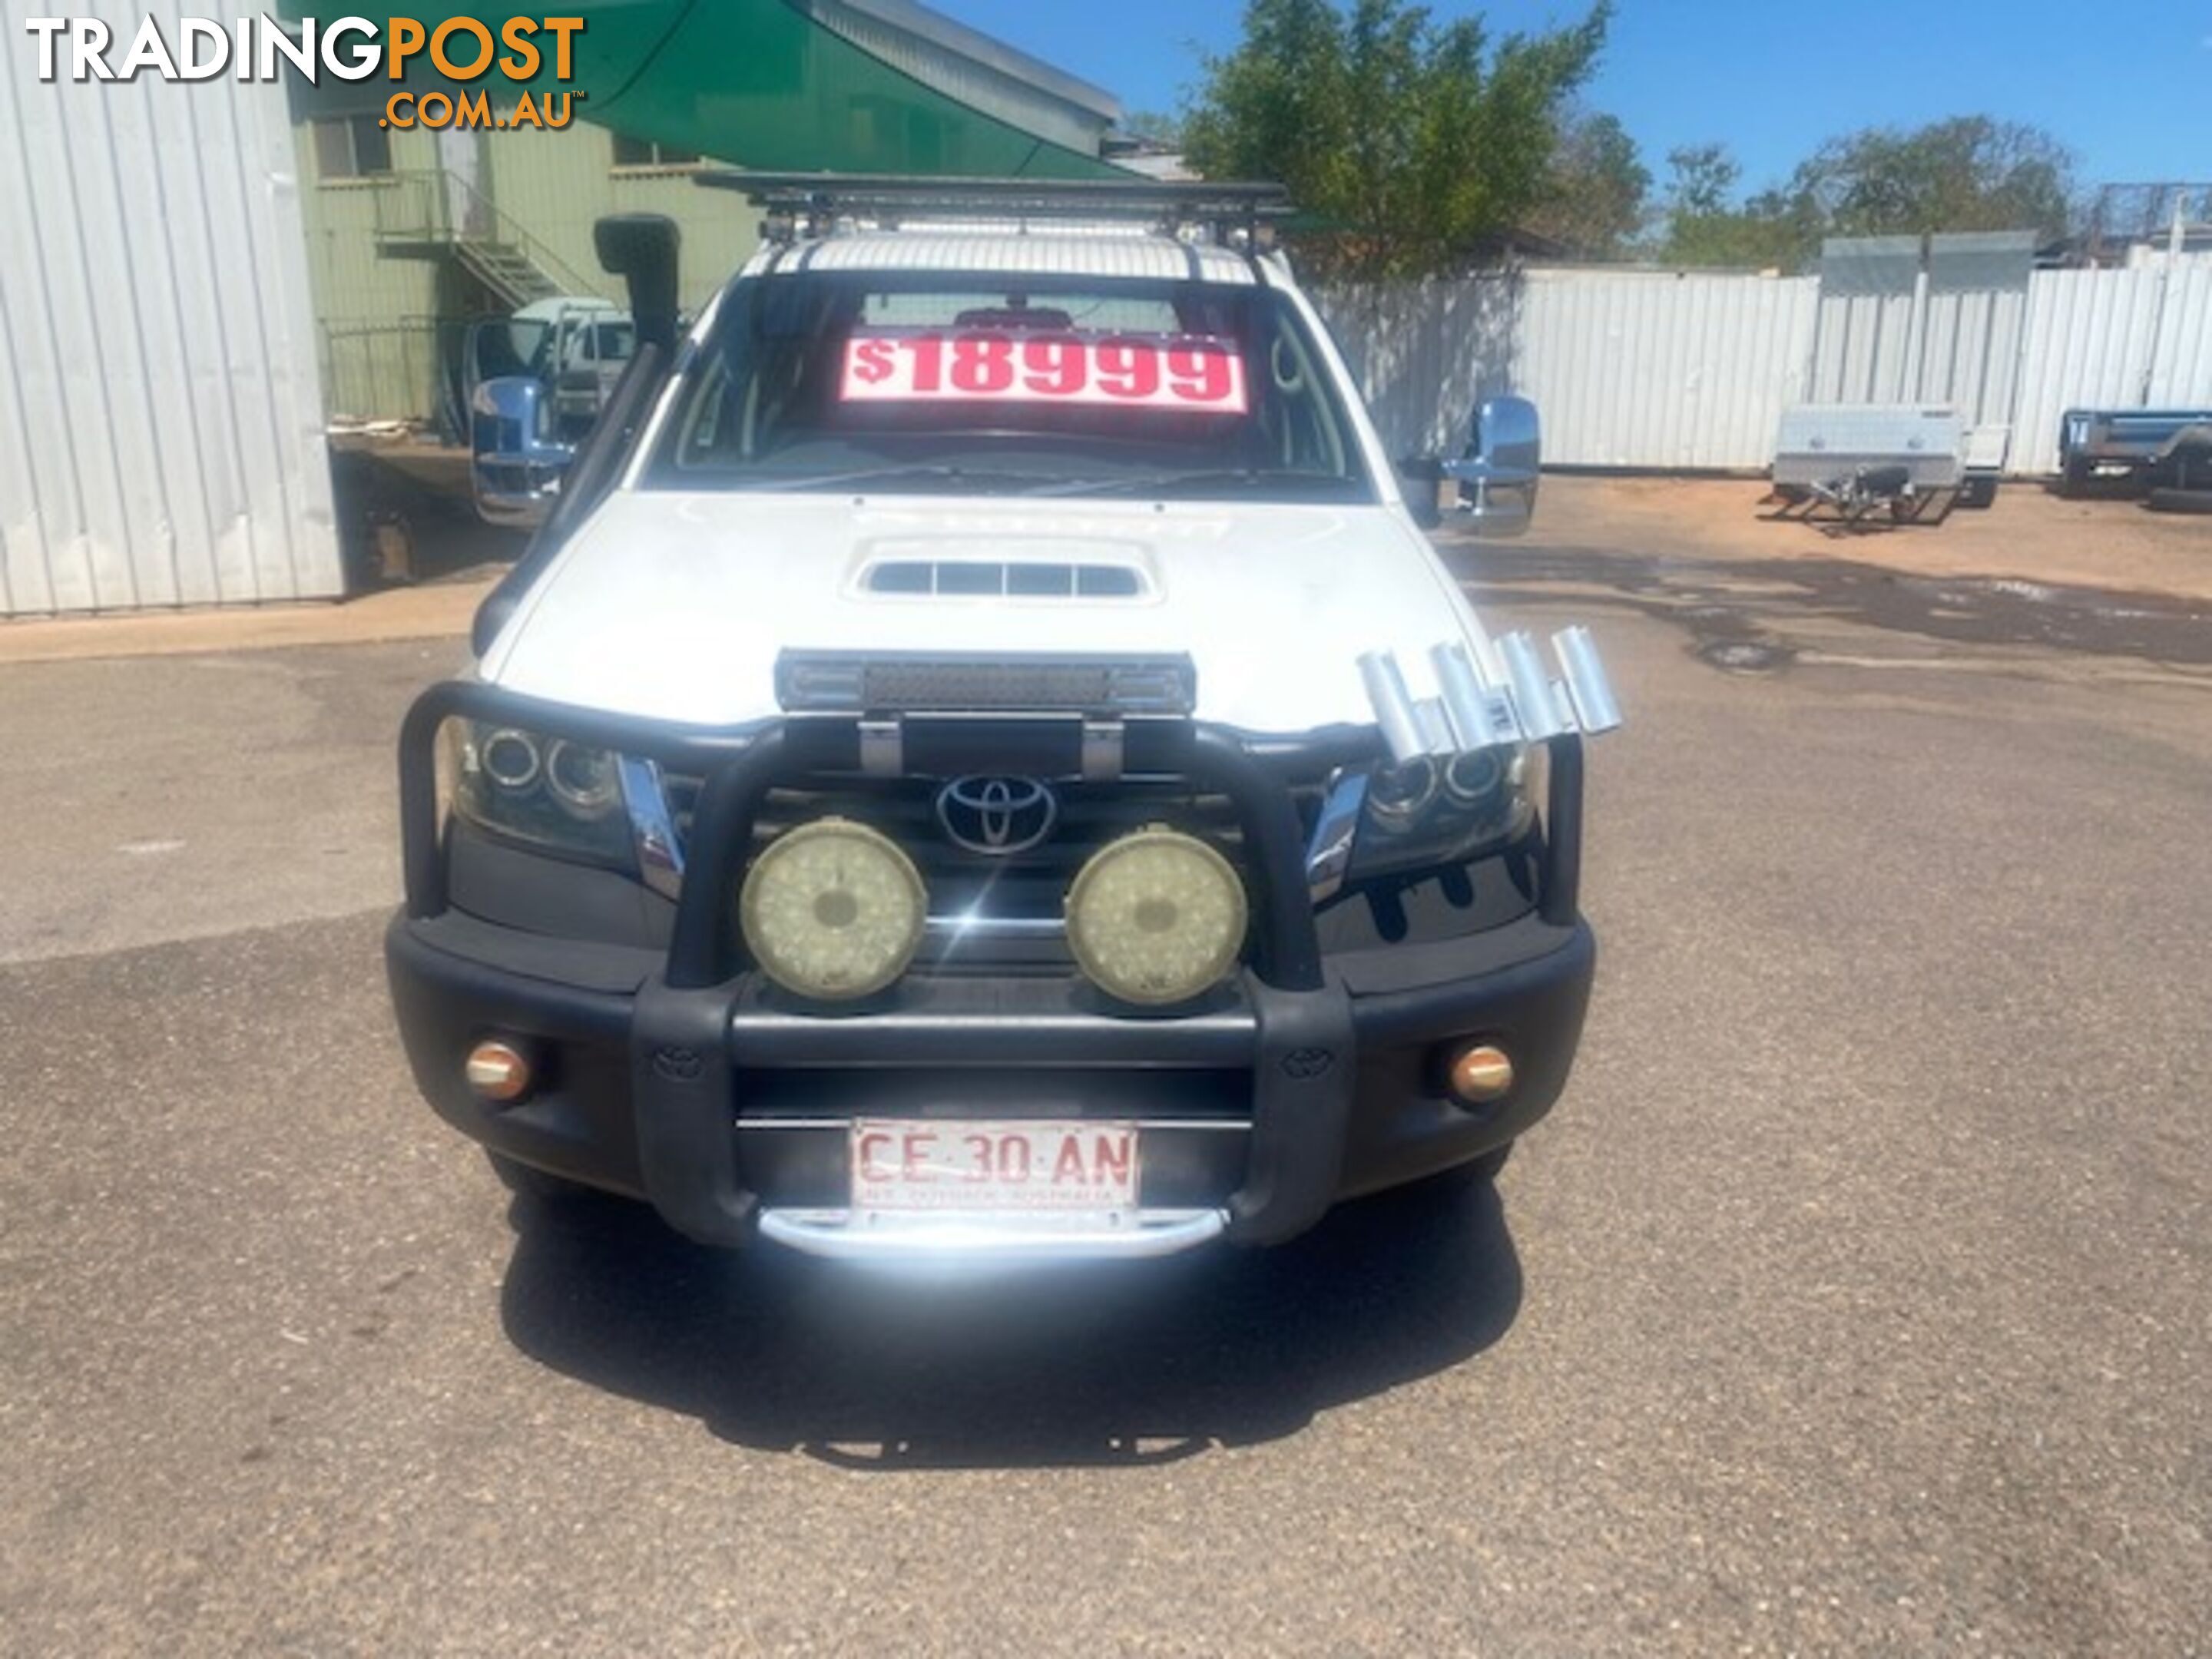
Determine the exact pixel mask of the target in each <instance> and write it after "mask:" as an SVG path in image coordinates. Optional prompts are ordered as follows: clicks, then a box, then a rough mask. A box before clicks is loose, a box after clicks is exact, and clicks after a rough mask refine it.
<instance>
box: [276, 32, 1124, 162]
mask: <svg viewBox="0 0 2212 1659" xmlns="http://www.w3.org/2000/svg"><path fill="white" fill-rule="evenodd" d="M283 9H284V10H285V12H286V14H287V15H288V16H290V17H292V18H294V19H297V18H298V17H300V16H301V15H303V14H304V15H313V16H315V17H317V18H319V19H320V20H323V21H330V20H331V18H332V17H333V16H334V15H335V13H334V11H333V9H331V8H330V7H329V6H326V5H319V4H316V3H314V0H284V8H283ZM561 14H562V15H573V16H580V17H582V18H583V19H584V20H585V22H584V27H583V29H582V31H581V32H580V33H579V34H578V35H577V36H576V37H575V42H576V48H575V62H574V66H573V68H574V72H573V74H572V75H571V76H570V78H569V80H568V82H567V83H565V85H564V84H563V83H562V82H556V80H555V79H554V77H553V74H552V68H553V65H552V62H551V58H550V52H549V53H548V56H547V62H546V64H545V67H544V70H541V72H540V73H539V75H538V76H537V77H536V78H535V79H534V80H533V81H532V82H528V83H526V84H528V85H529V86H530V87H531V88H532V89H533V90H538V91H553V92H557V91H562V90H572V91H574V92H575V93H577V94H580V96H579V98H578V100H577V102H576V106H575V113H576V116H577V118H579V119H581V120H588V121H592V122H594V123H596V124H598V125H601V126H605V127H608V128H611V129H612V130H613V131H617V132H619V133H622V134H623V135H625V136H627V137H633V138H639V139H645V140H649V141H651V142H653V143H659V144H661V145H664V146H665V147H667V148H670V149H682V150H690V151H693V152H695V153H696V154H698V155H706V156H710V157H713V158H714V159H716V160H720V161H728V162H732V163H733V164H735V165H737V166H738V167H758V168H767V169H787V170H792V171H807V172H834V173H948V174H949V173H958V174H969V175H975V176H984V175H991V176H1003V177H1023V178H1043V179H1082V178H1112V177H1121V176H1123V175H1122V173H1121V169H1119V168H1116V167H1111V166H1109V165H1108V164H1107V163H1105V162H1103V161H1099V160H1098V159H1097V157H1096V156H1095V155H1088V154H1085V153H1084V151H1082V150H1080V149H1075V148H1073V147H1072V146H1071V144H1070V143H1066V142H1062V141H1060V139H1057V138H1056V137H1054V136H1053V135H1054V131H1059V132H1060V134H1062V135H1063V136H1064V135H1065V134H1066V131H1069V130H1070V128H1071V125H1072V126H1073V128H1074V129H1075V130H1079V129H1080V126H1081V124H1082V122H1083V120H1085V119H1086V118H1089V119H1095V120H1096V121H1097V125H1098V126H1099V127H1100V128H1102V129H1103V125H1105V121H1106V119H1107V118H1109V117H1108V116H1107V115H1106V114H1105V113H1103V112H1109V111H1111V109H1112V108H1113V105H1112V100H1110V99H1108V98H1106V97H1105V95H1104V94H1100V93H1098V92H1097V90H1096V89H1095V88H1088V87H1085V86H1084V85H1083V83H1082V82H1077V81H1075V80H1073V78H1072V77H1068V76H1061V75H1060V74H1059V73H1058V72H1057V71H1055V70H1050V69H1049V68H1048V67H1047V66H1045V65H1043V64H1036V62H1035V60H1032V59H1024V58H1021V56H1020V55H1019V54H1018V53H1016V52H1012V49H1011V48H1001V47H998V46H997V44H996V43H995V42H990V41H987V40H985V38H984V37H981V36H978V35H975V33H973V32H971V31H968V30H965V29H963V28H962V27H961V26H959V25H957V24H955V23H952V22H951V21H950V20H949V19H944V18H941V17H939V16H938V15H936V14H934V13H931V12H927V11H926V10H925V9H923V8H921V7H920V6H918V5H915V4H913V3H911V0H567V3H565V4H564V5H563V6H562V8H561ZM409 15H411V16H413V17H415V18H416V19H418V20H419V21H422V22H423V23H424V24H426V25H428V26H429V27H433V28H435V27H436V25H437V24H438V23H440V22H442V21H446V20H447V18H451V17H456V16H464V15H466V16H473V17H476V18H477V19H479V20H480V21H483V22H485V23H486V24H488V25H489V26H490V27H491V28H492V30H493V31H494V33H497V31H498V30H499V28H500V27H501V25H502V24H503V23H504V22H505V21H507V18H508V17H510V16H512V15H514V14H513V12H512V11H511V9H509V8H508V7H507V6H504V5H497V4H493V3H489V0H472V3H451V0H447V3H437V0H430V3H426V4H421V5H416V6H414V7H412V8H410V11H409ZM848 36H849V37H851V38H848ZM540 40H541V42H542V43H543V44H544V45H545V46H548V47H550V45H551V44H552V43H551V39H550V36H541V37H540ZM862 41H865V42H866V45H863V44H861V42H862ZM418 70H419V71H420V73H419V74H418V73H417V71H418ZM434 81H435V71H434V70H432V69H431V67H430V63H429V58H428V54H427V53H426V54H424V55H422V56H421V57H418V58H413V59H410V62H409V64H408V65H407V76H406V80H405V82H403V84H404V85H405V86H408V87H410V88H413V89H415V90H418V91H419V90H421V89H422V88H423V87H424V86H426V85H428V84H432V83H433V82H434ZM474 84H475V85H476V86H479V87H487V88H511V87H513V85H515V84H516V83H514V82H507V81H505V80H504V79H503V78H502V79H500V80H498V81H492V80H483V81H478V82H475V83H474ZM1024 100H1030V102H1031V103H1032V104H1033V105H1034V106H1035V107H1036V108H1037V109H1038V110H1039V111H1040V112H1043V111H1048V110H1054V109H1057V110H1061V111H1063V112H1065V113H1066V114H1067V115H1069V116H1071V117H1073V122H1072V123H1071V122H1069V121H1060V122H1052V121H1047V120H1043V119H1036V120H1031V121H1030V122H1029V123H1028V125H1026V126H1024V125H1018V120H1019V118H1020V113H1021V108H1022V106H1023V103H1024ZM1010 117H1011V118H1010Z"/></svg>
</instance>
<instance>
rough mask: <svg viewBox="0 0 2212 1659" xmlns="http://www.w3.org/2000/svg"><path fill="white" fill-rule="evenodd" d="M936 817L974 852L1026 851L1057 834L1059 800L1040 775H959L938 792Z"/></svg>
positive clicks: (948, 832)
mask: <svg viewBox="0 0 2212 1659" xmlns="http://www.w3.org/2000/svg"><path fill="white" fill-rule="evenodd" d="M937 821H938V823H941V824H943V825H944V826H945V834H946V835H947V836H950V837H951V839H952V841H953V842H955V843H957V845H959V846H961V847H964V848H967V849H968V851H969V852H971V853H981V854H985V855H986V856H987V857H993V858H1004V857H1006V856H1007V855H1008V854H1014V853H1026V852H1028V851H1029V850H1030V848H1032V847H1035V846H1036V845H1038V844H1039V843H1040V842H1042V841H1043V840H1044V838H1045V837H1046V836H1049V835H1050V834H1052V827H1053V825H1054V824H1055V823H1058V822H1059V821H1060V802H1059V800H1058V799H1055V798H1054V794H1053V793H1052V791H1051V790H1050V789H1048V788H1047V787H1045V786H1044V785H1043V784H1042V783H1040V782H1038V781H1037V780H1036V779H1035V778H981V777H975V778H955V779H953V780H952V781H951V782H950V783H948V784H946V785H945V787H944V788H942V789H940V790H939V791H938V792H937Z"/></svg>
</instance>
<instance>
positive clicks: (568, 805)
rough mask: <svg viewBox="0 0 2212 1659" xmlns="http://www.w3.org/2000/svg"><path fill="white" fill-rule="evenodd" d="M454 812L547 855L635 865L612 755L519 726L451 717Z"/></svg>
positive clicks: (449, 748) (448, 738) (449, 747)
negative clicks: (559, 854) (554, 853)
mask: <svg viewBox="0 0 2212 1659" xmlns="http://www.w3.org/2000/svg"><path fill="white" fill-rule="evenodd" d="M446 741H447V758H448V761H449V763H450V764H451V766H452V769H453V772H452V775H453V810H454V811H456V812H458V813H459V814H460V815H461V816H462V817H465V818H467V819H469V820H470V821H471V823H477V824H480V825H482V826H483V828H485V829H489V830H492V831H494V832H495V833H496V834H498V835H501V836H508V837H510V838H512V839H514V840H518V841H524V842H530V843H532V845H534V846H537V847H540V848H544V849H545V850H547V851H549V852H556V853H562V854H569V855H571V856H574V857H578V858H584V859H588V860H592V862H594V863H599V864H607V865H611V866H615V867H616V868H618V869H627V868H629V867H630V866H631V865H632V862H633V858H634V855H633V854H632V851H631V848H630V834H629V817H628V815H627V814H626V813H625V812H624V811H623V802H622V788H621V784H620V780H619V777H618V775H617V765H616V759H615V757H614V756H613V755H612V754H611V752H609V751H608V750H605V749H592V748H589V747H587V746H586V745H585V744H580V743H570V742H568V740H567V739H566V738H544V737H541V736H539V735H538V733H537V732H526V731H524V730H523V729H521V728H520V727H519V726H488V725H485V724H484V723H483V722H482V721H478V720H449V721H447V725H446Z"/></svg>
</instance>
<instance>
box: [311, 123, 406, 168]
mask: <svg viewBox="0 0 2212 1659" xmlns="http://www.w3.org/2000/svg"><path fill="white" fill-rule="evenodd" d="M315 168H316V171H317V172H318V173H319V174H320V175H321V176H322V177H323V178H325V179H366V178H369V177H371V176H372V175H374V174H376V173H389V172H391V171H392V135H391V134H390V133H389V132H386V131H385V130H384V129H383V128H382V127H381V126H379V125H377V118H376V117H375V116H374V115H342V116H337V117H333V118H329V119H325V120H320V121H318V122H316V123H315Z"/></svg>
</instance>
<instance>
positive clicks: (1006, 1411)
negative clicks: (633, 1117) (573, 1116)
mask: <svg viewBox="0 0 2212 1659" xmlns="http://www.w3.org/2000/svg"><path fill="white" fill-rule="evenodd" d="M510 1219H511V1221H512V1223H513V1225H514V1228H515V1250H514V1256H513V1261H512V1262H511V1263H510V1264H509V1267H508V1270H507V1283H506V1288H505V1291H504V1294H503V1297H502V1317H503V1320H504V1322H505V1326H506V1329H507V1335H508V1338H509V1340H512V1341H513V1343H514V1345H515V1346H516V1347H517V1348H519V1349H520V1350H521V1352H524V1353H526V1354H527V1355H529V1356H530V1357H531V1358H534V1359H536V1360H538V1361H539V1362H541V1363H542V1364H546V1365H549V1366H551V1367H552V1368H553V1369H555V1370H559V1371H562V1372H564V1373H566V1374H567V1375H568V1376H574V1377H576V1378H578V1379H579V1380H580V1381H582V1382H586V1383H591V1384H592V1385H593V1386H594V1387H597V1388H601V1389H608V1390H610V1391H611V1392H613V1393H616V1394H619V1395H624V1396H626V1397H629V1398H631V1399H635V1400H640V1401H647V1402H648V1403H651V1404H653V1405H657V1406H660V1407H665V1408H666V1409H669V1410H671V1411H678V1412H682V1413H686V1414H688V1415H690V1416H695V1417H697V1418H698V1419H701V1420H702V1422H703V1423H704V1424H705V1425H707V1426H708V1428H709V1429H710V1430H712V1431H714V1433H715V1434H717V1435H719V1436H720V1437H722V1438H724V1439H726V1440H729V1441H732V1442H733V1443H737V1444H739V1445H744V1446H748V1447H751V1448H754V1449H760V1450H769V1451H798V1452H802V1453H805V1454H806V1455H811V1456H814V1457H817V1458H820V1459H822V1460H823V1461H824V1462H833V1463H837V1464H840V1465H844V1466H850V1467H855V1468H972V1467H1006V1466H1022V1467H1042V1466H1059V1465H1073V1464H1097V1463H1130V1464H1140V1463H1147V1462H1170V1461H1174V1460H1176V1459H1179V1458H1184V1457H1189V1456H1192V1455H1196V1454H1198V1453H1200V1452H1202V1451H1205V1450H1207V1449H1211V1448H1213V1447H1216V1446H1235V1445H1243V1444H1249V1443H1254V1442H1258V1441H1264V1440H1269V1439H1273V1438H1276V1437H1280V1436H1283V1435H1287V1434H1291V1433H1293V1432H1295V1431H1297V1430H1298V1429H1300V1428H1303V1427H1304V1425H1306V1424H1307V1423H1309V1422H1310V1421H1311V1420H1312V1419H1313V1416H1314V1414H1315V1413H1316V1412H1318V1411H1320V1410H1322V1409H1324V1408H1326V1407H1330V1406H1334V1405H1337V1404H1340V1403H1343V1402H1345V1401H1352V1400H1357V1399H1359V1398H1362V1397H1364V1396H1366V1395H1373V1394H1376V1393H1378V1392H1380V1391H1382V1390H1383V1389H1389V1388H1390V1387H1392V1386H1394V1385H1395V1384H1397V1383H1404V1382H1407V1381H1409V1380H1412V1379H1413V1378H1416V1377H1419V1376H1426V1375H1429V1374H1431V1373H1432V1372H1435V1371H1438V1370H1443V1369H1445V1368H1447V1367H1449V1366H1451V1365H1454V1364H1458V1363H1459V1362H1460V1361H1462V1360H1464V1359H1466V1358H1468V1357H1470V1356H1471V1355H1474V1354H1476V1353H1479V1352H1481V1351H1482V1350H1483V1349H1485V1348H1486V1347H1488V1346H1490V1345H1491V1344H1492V1343H1493V1342H1496V1341H1497V1340H1498V1339H1499V1338H1500V1337H1501V1336H1503V1335H1504V1333H1505V1331H1506V1330H1507V1329H1508V1328H1510V1326H1511V1324H1512V1322H1513V1319H1514V1316H1515V1315H1516V1312H1517V1311H1518V1310H1519V1307H1520V1302H1521V1267H1520V1261H1519V1259H1518V1257H1517V1256H1516V1254H1515V1252H1514V1249H1513V1243H1512V1240H1511V1238H1510V1236H1509V1235H1508V1232H1507V1230H1506V1225H1505V1218H1504V1209H1503V1207H1502V1205H1501V1203H1500V1201H1499V1199H1498V1193H1497V1191H1496V1189H1495V1188H1493V1187H1492V1185H1491V1184H1490V1183H1488V1182H1455V1181H1452V1180H1449V1179H1447V1180H1444V1181H1442V1182H1431V1183H1427V1184H1425V1185H1423V1186H1420V1187H1416V1188H1407V1189H1406V1190H1405V1191H1402V1192H1400V1193H1396V1194H1388V1195H1385V1196H1384V1197H1383V1198H1381V1199H1377V1200H1367V1201H1364V1202H1361V1203H1357V1204H1352V1205H1347V1206H1344V1207H1342V1208H1340V1210H1339V1211H1337V1212H1335V1213H1334V1215H1332V1216H1331V1217H1330V1218H1328V1220H1327V1221H1325V1222H1324V1223H1323V1224H1322V1225H1321V1226H1320V1227H1318V1228H1316V1230H1315V1231H1313V1232H1311V1233H1310V1234H1308V1235H1306V1236H1305V1237H1303V1238H1300V1239H1298V1240H1297V1241H1295V1242H1293V1243H1291V1244H1288V1245H1285V1246H1284V1247H1282V1248H1280V1249H1273V1250H1258V1251H1248V1250H1232V1249H1218V1250H1214V1251H1210V1252H1202V1253H1200V1254H1198V1255H1192V1256H1188V1257H1183V1258H1180V1259H1176V1260H1170V1261H1158V1262H1150V1263H1133V1264H1118V1265H1115V1266H1112V1267H1083V1268H1080V1269H1077V1268H1055V1269H1049V1270H1046V1269H1036V1270H1032V1271H1030V1272H1027V1273H1019V1272H1012V1271H1005V1272H1000V1273H993V1274H988V1275H979V1274H978V1273H977V1272H976V1271H975V1270H973V1269H969V1270H967V1271H965V1272H963V1273H959V1274H957V1275H955V1274H951V1273H943V1272H939V1273H930V1272H926V1271H924V1270H921V1269H920V1268H901V1269H897V1270H891V1271H870V1270H862V1269H856V1268H854V1267H836V1266H832V1265H830V1264H828V1263H825V1262H820V1261H812V1260H810V1259H808V1258H805V1257H799V1256H795V1255H787V1254H786V1253H785V1252H783V1251H781V1250H775V1249H769V1248H763V1249H757V1250H754V1251H750V1252H746V1253H742V1254H726V1253H723V1252H720V1251H714V1250H708V1249H702V1248H700V1247H698V1246H696V1245H693V1244H691V1243H688V1242H687V1241H685V1240H684V1239H682V1238H680V1237H678V1236H677V1235H675V1234H674V1233H672V1232H671V1231H668V1230H667V1229H666V1228H665V1226H664V1225H662V1224H661V1223H660V1221H659V1218H657V1217H655V1216H654V1215H653V1214H652V1213H651V1212H649V1211H647V1210H646V1209H645V1208H644V1207H643V1206H637V1205H629V1204H622V1203H617V1202H614V1201H612V1200H609V1201H605V1202H599V1201H593V1200H583V1201H580V1202H577V1203H573V1204H568V1205H550V1206H549V1205H540V1204H538V1203H535V1202H532V1201H530V1200H516V1202H515V1204H514V1206H513V1209H512V1211H511V1212H510Z"/></svg>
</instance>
